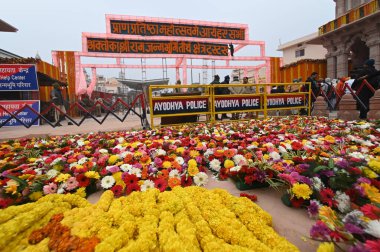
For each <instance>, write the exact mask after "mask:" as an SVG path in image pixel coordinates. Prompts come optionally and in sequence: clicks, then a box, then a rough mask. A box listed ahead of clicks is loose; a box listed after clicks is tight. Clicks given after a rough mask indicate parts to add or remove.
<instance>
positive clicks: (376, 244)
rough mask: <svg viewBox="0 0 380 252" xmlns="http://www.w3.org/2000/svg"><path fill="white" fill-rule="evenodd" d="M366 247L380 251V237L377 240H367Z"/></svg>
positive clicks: (372, 250)
mask: <svg viewBox="0 0 380 252" xmlns="http://www.w3.org/2000/svg"><path fill="white" fill-rule="evenodd" d="M365 247H366V248H367V249H369V251H370V252H379V251H380V239H377V240H367V241H366V242H365Z"/></svg>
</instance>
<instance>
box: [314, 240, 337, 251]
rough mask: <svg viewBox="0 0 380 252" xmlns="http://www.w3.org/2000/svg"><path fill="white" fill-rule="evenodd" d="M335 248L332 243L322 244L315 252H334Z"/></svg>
mask: <svg viewBox="0 0 380 252" xmlns="http://www.w3.org/2000/svg"><path fill="white" fill-rule="evenodd" d="M334 251H335V247H334V243H332V242H323V243H321V244H320V245H319V247H318V249H317V252H334Z"/></svg>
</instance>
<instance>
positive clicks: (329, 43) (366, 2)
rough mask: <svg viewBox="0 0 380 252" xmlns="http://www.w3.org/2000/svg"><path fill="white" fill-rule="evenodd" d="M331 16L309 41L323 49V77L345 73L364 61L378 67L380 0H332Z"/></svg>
mask: <svg viewBox="0 0 380 252" xmlns="http://www.w3.org/2000/svg"><path fill="white" fill-rule="evenodd" d="M334 1H335V3H336V7H335V16H336V17H335V19H334V20H332V21H330V22H328V23H327V24H325V25H323V26H321V27H319V33H318V37H317V38H316V39H313V40H311V41H309V42H308V43H310V44H319V45H323V46H324V47H325V48H326V49H327V54H326V60H327V76H328V77H331V78H340V77H344V76H349V74H350V71H351V70H352V69H355V68H358V67H361V66H362V65H363V63H364V61H365V60H367V59H374V60H375V67H376V68H377V69H380V0H334Z"/></svg>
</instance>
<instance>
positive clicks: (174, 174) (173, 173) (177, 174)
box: [169, 170, 181, 179]
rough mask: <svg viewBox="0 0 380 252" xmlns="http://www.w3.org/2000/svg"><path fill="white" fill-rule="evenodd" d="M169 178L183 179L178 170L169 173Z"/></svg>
mask: <svg viewBox="0 0 380 252" xmlns="http://www.w3.org/2000/svg"><path fill="white" fill-rule="evenodd" d="M169 178H178V179H181V176H180V175H179V171H178V170H171V171H170V172H169Z"/></svg>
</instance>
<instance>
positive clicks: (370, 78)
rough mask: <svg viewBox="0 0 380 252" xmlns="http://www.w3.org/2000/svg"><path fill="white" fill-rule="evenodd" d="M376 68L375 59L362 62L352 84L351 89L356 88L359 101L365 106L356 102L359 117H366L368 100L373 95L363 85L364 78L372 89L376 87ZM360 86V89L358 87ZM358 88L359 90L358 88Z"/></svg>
mask: <svg viewBox="0 0 380 252" xmlns="http://www.w3.org/2000/svg"><path fill="white" fill-rule="evenodd" d="M376 73H377V70H376V68H375V60H373V59H369V60H366V61H365V62H364V65H363V69H362V70H361V71H359V72H358V73H357V77H358V78H357V79H356V80H355V81H354V83H353V84H352V89H353V90H357V91H358V92H357V96H358V98H359V99H360V101H361V102H362V103H363V104H364V106H365V108H364V107H363V106H362V105H361V104H360V103H359V102H358V103H357V106H358V107H359V110H360V116H359V117H360V119H367V113H368V111H369V100H370V98H371V97H372V96H373V95H374V93H373V92H372V90H371V89H370V88H369V87H368V86H367V85H364V83H363V81H364V79H366V80H367V82H368V84H370V85H371V86H372V87H373V88H374V89H377V88H378V87H377V85H378V84H377V83H375V82H377V79H376V78H377V76H375V75H376ZM362 85H363V86H362ZM361 86H362V88H361V89H360V87H361ZM359 89H360V90H359Z"/></svg>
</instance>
